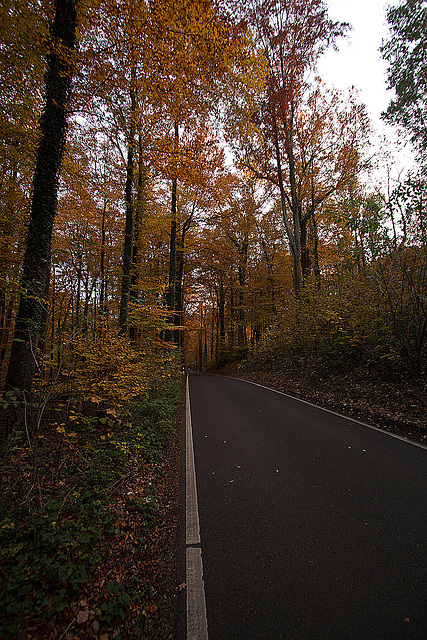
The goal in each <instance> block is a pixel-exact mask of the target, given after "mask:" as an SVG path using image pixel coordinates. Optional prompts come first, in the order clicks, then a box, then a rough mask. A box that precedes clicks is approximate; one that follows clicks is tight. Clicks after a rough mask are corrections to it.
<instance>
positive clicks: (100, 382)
mask: <svg viewBox="0 0 427 640" xmlns="http://www.w3.org/2000/svg"><path fill="white" fill-rule="evenodd" d="M72 344H73V348H74V352H75V354H76V355H77V356H78V361H77V365H76V368H75V374H76V386H77V388H78V390H79V391H80V392H81V393H84V394H86V395H93V394H96V396H97V397H98V398H99V400H100V401H101V402H102V401H104V402H107V401H108V402H109V403H112V404H113V405H114V406H117V405H122V404H123V403H124V402H126V401H127V400H129V399H130V398H131V397H132V396H135V395H139V394H141V393H144V391H145V390H146V382H145V380H146V367H147V364H146V363H145V362H144V360H143V359H142V358H141V354H140V353H138V352H137V350H136V349H134V348H133V347H132V346H131V345H130V342H129V340H128V339H127V338H126V337H123V336H120V335H119V333H118V331H117V330H115V329H110V330H108V329H106V328H105V329H104V328H102V329H100V331H99V334H98V335H95V336H94V337H93V338H91V337H89V336H87V335H83V336H82V335H79V336H78V337H77V338H75V339H74V340H73V343H72Z"/></svg>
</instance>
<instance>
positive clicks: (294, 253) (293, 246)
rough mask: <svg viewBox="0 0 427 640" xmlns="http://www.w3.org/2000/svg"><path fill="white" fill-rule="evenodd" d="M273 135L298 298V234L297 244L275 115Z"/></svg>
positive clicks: (299, 284) (283, 214) (283, 212)
mask: <svg viewBox="0 0 427 640" xmlns="http://www.w3.org/2000/svg"><path fill="white" fill-rule="evenodd" d="M273 134H274V148H275V151H276V168H277V178H278V181H279V189H280V202H281V205H282V217H283V222H284V224H285V228H286V234H287V236H288V240H289V246H290V249H291V253H292V259H293V264H294V289H295V295H296V297H298V296H299V295H300V292H301V261H300V247H299V233H298V244H297V242H296V236H295V234H294V233H292V229H291V225H290V223H289V218H288V213H287V205H286V193H285V187H284V184H283V174H282V161H281V156H280V148H279V134H278V131H277V122H276V116H275V114H273ZM294 174H295V172H294ZM294 178H295V175H294ZM298 231H299V225H298Z"/></svg>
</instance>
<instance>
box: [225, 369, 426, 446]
mask: <svg viewBox="0 0 427 640" xmlns="http://www.w3.org/2000/svg"><path fill="white" fill-rule="evenodd" d="M228 377H229V378H230V379H231V380H238V381H239V382H247V383H248V384H253V385H254V386H255V387H261V389H267V391H273V393H278V394H280V395H281V396H285V397H286V398H291V400H297V401H298V402H302V403H304V404H308V405H309V406H310V407H315V408H316V409H320V410H321V411H325V412H326V413H331V414H332V415H333V416H338V417H339V418H344V419H345V420H348V421H350V422H355V423H356V424H360V425H361V426H362V427H368V429H373V430H374V431H379V432H380V433H384V434H385V435H387V436H391V437H392V438H396V439H397V440H402V442H406V443H407V444H412V445H414V447H419V448H420V449H426V450H427V447H426V446H425V445H424V444H421V443H420V442H414V440H409V439H408V438H404V437H403V436H398V435H397V434H396V433H391V432H390V431H387V430H386V429H381V428H380V427H374V425H373V424H367V423H366V422H362V421H361V420H357V419H356V418H350V417H349V416H345V415H343V414H342V413H337V412H336V411H332V409H325V407H320V406H319V405H318V404H313V403H312V402H308V400H301V398H297V397H296V396H291V395H290V394H289V393H285V392H284V391H277V389H272V388H271V387H266V386H264V385H263V384H258V382H251V380H244V379H243V378H235V377H233V376H228Z"/></svg>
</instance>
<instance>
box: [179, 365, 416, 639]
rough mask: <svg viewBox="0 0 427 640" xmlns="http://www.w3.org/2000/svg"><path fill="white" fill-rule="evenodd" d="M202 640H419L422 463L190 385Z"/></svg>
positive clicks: (351, 429)
mask: <svg viewBox="0 0 427 640" xmlns="http://www.w3.org/2000/svg"><path fill="white" fill-rule="evenodd" d="M190 401H191V416H192V423H193V437H194V451H195V465H196V478H197V491H198V502H199V517H200V533H201V548H202V557H203V570H204V582H205V592H206V607H207V619H208V632H209V640H232V639H239V640H250V639H255V638H256V639H257V640H261V639H265V640H276V639H285V638H291V639H294V638H296V639H298V638H304V639H305V638H321V639H327V638H333V639H342V640H346V639H347V638H363V639H368V638H375V639H382V638H387V639H389V638H390V639H391V638H396V639H399V640H400V639H404V638H423V639H425V638H427V615H426V595H427V589H426V576H427V571H426V569H427V552H426V531H427V527H426V525H427V509H426V496H427V479H426V476H427V450H426V449H424V448H421V447H419V446H415V445H412V444H409V443H407V442H404V441H402V440H399V439H397V438H394V437H392V436H390V435H388V434H385V433H383V432H380V431H377V430H374V429H370V428H368V427H366V426H364V425H360V424H358V423H356V422H353V421H351V420H347V419H346V418H343V417H340V416H337V415H334V414H332V413H329V412H326V411H323V410H321V409H318V408H316V407H314V406H311V405H308V404H305V403H302V402H300V401H298V400H294V399H292V398H289V397H286V396H284V395H281V394H277V393H275V392H273V391H270V390H267V389H263V388H261V387H258V386H255V385H251V384H249V383H246V382H243V381H239V380H233V379H227V378H222V377H219V376H208V375H197V374H191V375H190Z"/></svg>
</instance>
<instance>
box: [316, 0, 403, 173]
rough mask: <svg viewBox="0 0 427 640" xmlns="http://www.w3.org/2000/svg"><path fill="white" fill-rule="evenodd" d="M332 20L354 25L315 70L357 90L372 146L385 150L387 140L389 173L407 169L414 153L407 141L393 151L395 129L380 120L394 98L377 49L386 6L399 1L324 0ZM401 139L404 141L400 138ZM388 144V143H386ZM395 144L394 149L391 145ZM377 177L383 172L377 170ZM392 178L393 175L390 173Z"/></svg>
mask: <svg viewBox="0 0 427 640" xmlns="http://www.w3.org/2000/svg"><path fill="white" fill-rule="evenodd" d="M325 2H326V4H327V5H328V9H329V17H330V18H331V20H337V21H340V22H348V23H349V24H350V25H351V26H352V27H353V28H352V30H351V31H349V33H348V35H347V38H341V39H340V40H339V42H338V45H339V50H338V51H333V50H331V51H328V52H327V53H326V54H325V55H324V56H323V57H322V58H321V60H320V61H319V65H318V72H319V75H320V77H321V78H322V80H323V81H324V82H325V83H326V84H327V85H328V86H334V87H335V88H336V89H344V90H345V89H348V88H350V87H352V86H354V87H355V88H356V89H358V91H359V100H360V102H363V103H364V104H365V105H366V108H367V112H368V114H369V116H370V118H371V123H372V127H373V130H374V131H375V132H376V133H377V134H378V136H379V137H378V138H377V140H375V139H371V142H372V143H373V145H374V147H375V146H376V147H377V149H381V150H382V151H385V147H384V141H381V140H380V136H381V138H383V137H384V138H385V139H386V140H387V142H389V143H390V152H391V157H393V161H392V164H393V165H394V169H393V171H392V174H395V177H397V175H398V174H399V173H400V171H403V172H406V171H407V170H408V169H409V168H411V167H413V166H414V152H413V150H412V148H411V145H410V144H409V143H408V144H406V145H404V146H403V147H402V146H400V148H399V151H398V152H397V151H396V147H395V146H394V145H395V144H396V141H397V140H399V135H398V132H397V129H396V128H395V127H393V126H391V125H388V124H386V123H385V122H384V121H383V120H381V113H382V112H383V111H385V110H386V109H387V107H388V105H389V103H390V100H391V99H392V98H393V97H394V91H390V90H388V89H387V88H386V87H387V82H386V81H387V63H386V61H385V60H383V58H382V57H381V53H380V51H379V48H380V46H381V44H382V41H383V39H387V38H388V36H389V30H388V25H387V17H386V10H387V6H388V5H396V4H398V0H325ZM400 142H403V140H402V139H401V138H400ZM386 146H388V145H386ZM393 147H394V148H393ZM378 175H379V176H380V179H382V178H383V176H384V174H383V172H382V170H381V169H380V172H379V174H378ZM392 177H393V175H392Z"/></svg>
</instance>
